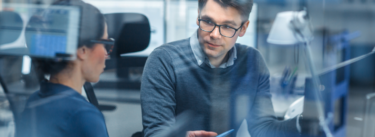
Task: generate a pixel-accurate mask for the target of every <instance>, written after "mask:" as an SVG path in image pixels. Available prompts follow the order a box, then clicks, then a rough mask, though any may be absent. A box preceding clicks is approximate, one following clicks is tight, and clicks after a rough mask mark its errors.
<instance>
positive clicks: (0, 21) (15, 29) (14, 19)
mask: <svg viewBox="0 0 375 137" xmlns="http://www.w3.org/2000/svg"><path fill="white" fill-rule="evenodd" d="M22 29H23V21H22V18H21V16H20V15H19V14H18V13H16V12H13V11H0V46H1V45H3V44H8V43H11V42H14V41H16V40H17V39H18V37H19V36H20V35H21V32H22Z"/></svg>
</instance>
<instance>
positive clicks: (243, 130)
mask: <svg viewBox="0 0 375 137" xmlns="http://www.w3.org/2000/svg"><path fill="white" fill-rule="evenodd" d="M247 129H248V128H247V121H246V119H244V120H243V121H242V123H241V126H240V128H238V131H237V135H236V137H251V136H250V133H249V131H248V130H247Z"/></svg>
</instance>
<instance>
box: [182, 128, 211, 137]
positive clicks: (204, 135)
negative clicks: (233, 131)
mask: <svg viewBox="0 0 375 137" xmlns="http://www.w3.org/2000/svg"><path fill="white" fill-rule="evenodd" d="M215 136H217V133H215V132H208V131H203V130H199V131H189V132H187V134H186V137H215Z"/></svg>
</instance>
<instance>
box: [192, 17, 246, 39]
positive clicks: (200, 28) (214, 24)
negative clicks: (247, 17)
mask: <svg viewBox="0 0 375 137" xmlns="http://www.w3.org/2000/svg"><path fill="white" fill-rule="evenodd" d="M198 21H199V29H200V30H202V31H204V32H212V31H214V30H215V28H216V26H219V33H220V35H221V36H224V37H227V38H233V37H234V35H236V33H237V31H238V30H240V29H241V28H242V26H243V24H245V22H242V23H241V26H240V27H239V28H238V29H236V28H233V27H231V26H228V25H217V24H216V23H215V22H212V23H213V24H214V25H215V26H214V28H213V29H212V30H211V31H207V30H204V29H202V28H201V21H207V20H205V19H198ZM221 26H228V27H230V28H231V29H234V30H235V32H234V34H233V36H231V37H229V36H225V35H223V34H221Z"/></svg>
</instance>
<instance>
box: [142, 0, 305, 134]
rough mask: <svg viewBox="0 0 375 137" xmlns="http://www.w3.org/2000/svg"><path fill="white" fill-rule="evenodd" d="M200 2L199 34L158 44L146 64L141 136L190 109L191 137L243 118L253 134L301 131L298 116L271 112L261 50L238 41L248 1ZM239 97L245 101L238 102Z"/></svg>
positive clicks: (235, 123)
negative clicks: (278, 115) (282, 116)
mask: <svg viewBox="0 0 375 137" xmlns="http://www.w3.org/2000/svg"><path fill="white" fill-rule="evenodd" d="M198 4H199V11H198V13H199V16H198V18H197V22H196V23H197V25H199V29H198V30H197V33H195V34H194V35H193V36H191V37H190V38H188V39H184V40H180V41H176V42H172V43H168V44H165V45H163V46H160V47H158V48H157V49H155V50H154V51H153V53H152V54H151V55H150V56H149V58H148V60H147V62H146V66H145V69H144V73H143V78H142V86H141V100H142V115H143V126H144V136H145V137H150V136H157V134H158V133H159V132H160V131H162V130H163V129H166V128H168V127H173V126H174V124H175V123H176V122H179V121H180V120H179V119H176V118H175V117H176V116H177V115H179V114H181V113H182V112H184V111H188V110H190V111H192V112H194V113H195V114H196V115H195V118H193V119H190V120H189V121H190V122H191V124H188V125H189V127H188V130H190V131H191V132H188V134H187V136H189V137H198V136H201V137H205V136H207V137H208V136H216V135H217V134H216V133H222V132H225V131H228V130H230V129H235V131H237V129H238V127H239V126H240V125H239V123H241V122H238V119H240V121H242V120H243V119H246V120H247V124H248V131H249V132H250V135H251V136H252V137H256V136H296V135H299V132H298V129H297V127H298V126H296V125H298V123H297V121H298V120H297V118H295V119H291V120H287V121H278V120H276V118H275V116H274V111H273V107H272V102H271V99H270V98H271V95H270V93H269V87H270V85H269V72H268V69H267V66H266V64H265V62H264V60H263V58H262V56H261V55H260V53H259V52H258V51H257V50H256V49H254V48H251V47H248V46H245V45H240V44H236V40H237V38H238V37H242V36H244V35H245V33H246V29H247V27H248V26H249V20H248V18H249V14H250V11H251V8H252V5H253V2H252V0H199V1H198ZM241 97H246V99H245V100H247V103H246V104H243V102H242V103H237V100H238V99H239V98H241ZM241 105H242V107H241ZM236 106H240V107H236ZM235 112H238V113H235ZM240 112H242V113H243V114H245V117H241V116H238V115H241V114H239V113H240ZM208 131H213V132H208ZM232 136H235V134H232Z"/></svg>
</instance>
